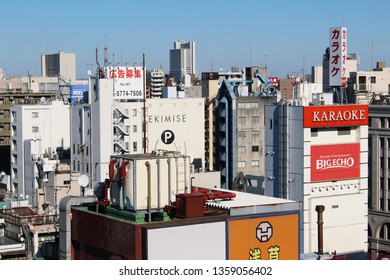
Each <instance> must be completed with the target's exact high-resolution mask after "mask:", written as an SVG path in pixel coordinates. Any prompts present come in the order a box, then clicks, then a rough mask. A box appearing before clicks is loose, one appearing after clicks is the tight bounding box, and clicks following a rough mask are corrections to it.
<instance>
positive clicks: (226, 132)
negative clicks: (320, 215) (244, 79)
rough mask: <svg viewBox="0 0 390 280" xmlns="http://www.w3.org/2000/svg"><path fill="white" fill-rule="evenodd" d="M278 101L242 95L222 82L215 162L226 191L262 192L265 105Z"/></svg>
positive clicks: (216, 112) (225, 82)
mask: <svg viewBox="0 0 390 280" xmlns="http://www.w3.org/2000/svg"><path fill="white" fill-rule="evenodd" d="M275 102H276V97H275V96H263V95H252V96H248V95H247V96H241V95H239V94H238V93H236V92H235V88H234V87H233V86H232V85H231V83H230V82H229V81H226V80H225V81H224V82H223V83H222V85H221V87H220V89H219V92H218V94H217V96H216V98H215V151H216V152H215V162H216V169H217V170H219V171H221V187H222V188H224V189H241V190H247V191H249V188H250V187H251V185H252V186H254V187H256V188H259V189H262V182H263V179H264V142H263V139H264V138H265V128H264V106H265V105H266V104H273V103H275ZM239 173H240V174H242V176H240V177H239V178H237V175H238V174H239ZM251 180H253V182H251ZM252 183H253V184H252ZM256 192H257V193H261V190H257V191H256Z"/></svg>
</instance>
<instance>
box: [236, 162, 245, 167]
mask: <svg viewBox="0 0 390 280" xmlns="http://www.w3.org/2000/svg"><path fill="white" fill-rule="evenodd" d="M245 166H246V163H245V161H239V162H238V168H245Z"/></svg>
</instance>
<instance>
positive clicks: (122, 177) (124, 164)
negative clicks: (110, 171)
mask: <svg viewBox="0 0 390 280" xmlns="http://www.w3.org/2000/svg"><path fill="white" fill-rule="evenodd" d="M128 164H129V161H128V160H124V161H122V165H121V184H124V183H125V182H126V165H128Z"/></svg>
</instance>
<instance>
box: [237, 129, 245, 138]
mask: <svg viewBox="0 0 390 280" xmlns="http://www.w3.org/2000/svg"><path fill="white" fill-rule="evenodd" d="M238 137H239V138H245V131H244V130H240V131H238Z"/></svg>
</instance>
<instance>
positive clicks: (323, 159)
mask: <svg viewBox="0 0 390 280" xmlns="http://www.w3.org/2000/svg"><path fill="white" fill-rule="evenodd" d="M310 162H311V168H310V176H311V178H310V179H311V182H318V181H330V180H345V179H352V178H359V177H360V144H359V143H350V144H335V145H323V146H312V147H311V161H310Z"/></svg>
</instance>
